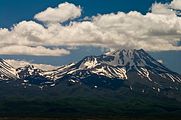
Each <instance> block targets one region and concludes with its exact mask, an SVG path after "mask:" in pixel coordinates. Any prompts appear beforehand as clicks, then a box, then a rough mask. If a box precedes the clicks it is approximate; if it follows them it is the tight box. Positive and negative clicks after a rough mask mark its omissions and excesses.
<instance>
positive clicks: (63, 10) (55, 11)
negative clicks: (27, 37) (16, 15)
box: [35, 2, 81, 23]
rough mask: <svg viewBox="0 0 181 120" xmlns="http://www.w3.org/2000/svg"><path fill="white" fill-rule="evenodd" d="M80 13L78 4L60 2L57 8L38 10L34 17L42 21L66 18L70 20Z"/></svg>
mask: <svg viewBox="0 0 181 120" xmlns="http://www.w3.org/2000/svg"><path fill="white" fill-rule="evenodd" d="M80 15H81V8H80V6H75V5H74V4H71V3H67V2H65V3H62V4H60V5H59V6H58V7H57V8H51V7H49V8H47V9H46V10H45V11H43V12H40V13H38V14H36V15H35V19H37V20H39V21H43V22H47V23H49V22H51V23H52V22H53V23H57V22H60V23H62V22H65V21H67V20H72V19H74V18H77V17H79V16H80Z"/></svg>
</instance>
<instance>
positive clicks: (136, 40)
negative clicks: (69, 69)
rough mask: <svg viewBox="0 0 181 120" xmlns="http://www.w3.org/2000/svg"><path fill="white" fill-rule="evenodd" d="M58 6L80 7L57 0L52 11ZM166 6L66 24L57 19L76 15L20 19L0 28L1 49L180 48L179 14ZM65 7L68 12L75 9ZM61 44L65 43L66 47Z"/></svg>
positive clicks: (54, 51)
mask: <svg viewBox="0 0 181 120" xmlns="http://www.w3.org/2000/svg"><path fill="white" fill-rule="evenodd" d="M60 6H72V7H73V6H74V7H73V8H76V9H79V10H78V11H81V8H80V7H75V5H73V4H70V3H63V4H60V5H59V7H58V8H54V9H53V8H52V9H53V11H54V12H55V13H59V12H56V11H60V10H62V7H60ZM168 6H170V4H166V5H164V4H163V5H162V4H160V3H158V4H155V5H153V6H152V13H147V14H146V15H143V14H141V13H139V12H136V11H131V12H129V13H124V12H118V13H110V14H104V15H97V16H92V17H90V18H89V19H88V20H84V21H80V22H76V21H73V22H70V24H68V25H66V26H64V25H63V24H61V23H57V22H61V21H62V22H63V21H65V20H69V19H73V18H75V17H70V16H69V15H68V16H69V17H65V19H61V20H60V19H59V20H57V19H56V20H45V24H46V23H47V22H49V24H46V27H44V26H43V25H41V24H39V23H37V22H34V21H22V22H20V23H18V24H16V25H14V26H13V27H12V28H11V30H8V29H6V28H4V29H0V38H1V41H0V53H1V54H25V55H42V56H61V55H67V54H69V53H70V52H69V51H68V50H70V47H71V48H76V47H77V46H99V47H105V48H120V47H124V48H125V47H128V48H137V49H139V48H143V49H145V50H148V51H166V50H181V46H177V43H178V42H179V41H180V39H181V18H180V17H178V16H177V15H176V14H174V12H170V8H168V10H169V11H167V9H166V8H167V7H168ZM65 8H66V7H65ZM159 9H161V11H159ZM64 10H65V9H64ZM67 10H68V11H70V13H71V12H73V11H74V10H73V11H72V9H67ZM74 12H75V14H76V15H75V14H73V16H76V17H78V16H79V15H78V14H77V11H76V10H75V11H74ZM41 13H42V14H43V13H46V11H44V12H41ZM68 13H69V12H68ZM168 13H169V14H168ZM61 14H62V13H61ZM63 15H64V14H63ZM48 18H50V19H53V18H54V17H48ZM55 18H56V17H55ZM60 18H61V17H60ZM39 20H41V19H39ZM33 46H34V47H33ZM47 46H51V48H50V47H47ZM60 46H64V47H67V48H66V49H67V50H66V49H61V48H60ZM52 48H56V49H52Z"/></svg>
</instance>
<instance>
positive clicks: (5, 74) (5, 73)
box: [0, 59, 18, 80]
mask: <svg viewBox="0 0 181 120" xmlns="http://www.w3.org/2000/svg"><path fill="white" fill-rule="evenodd" d="M10 79H14V80H16V79H18V77H17V74H16V69H15V68H13V67H12V66H11V65H9V64H8V63H7V62H5V61H4V60H3V59H0V80H10Z"/></svg>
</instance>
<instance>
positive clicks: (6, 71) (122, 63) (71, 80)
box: [1, 49, 181, 92]
mask: <svg viewBox="0 0 181 120" xmlns="http://www.w3.org/2000/svg"><path fill="white" fill-rule="evenodd" d="M1 78H2V79H4V80H6V79H17V78H18V79H19V80H21V81H23V83H24V85H29V84H36V85H39V86H55V85H57V84H59V83H60V82H61V81H66V82H67V83H68V84H71V85H74V84H84V85H87V86H89V87H95V88H99V87H100V88H101V87H105V86H106V88H114V87H115V86H117V87H118V88H119V87H121V85H123V83H122V82H124V84H125V85H126V86H128V87H129V89H131V90H133V89H134V88H136V86H139V87H138V88H140V89H142V90H143V91H144V89H143V88H145V86H146V87H148V88H151V89H154V90H157V91H158V92H160V90H161V89H167V88H169V89H175V90H177V89H179V86H180V85H181V76H180V75H179V74H177V73H175V72H173V71H171V70H169V69H168V68H167V67H165V66H164V65H162V64H161V63H159V62H158V61H157V60H155V59H154V58H152V57H151V56H150V55H149V54H148V53H146V52H145V51H144V50H143V49H140V50H135V49H134V50H126V49H121V50H116V51H113V52H109V53H105V54H103V55H100V56H88V57H85V58H84V59H82V60H81V61H79V62H77V63H71V64H68V65H64V66H61V67H59V68H58V69H55V70H51V71H50V70H47V71H44V70H41V69H39V68H36V67H34V66H32V65H28V66H25V67H21V68H18V69H16V70H15V69H14V68H13V67H11V66H10V65H8V64H7V63H6V62H4V61H3V60H1ZM25 83H26V84H25ZM118 83H119V84H118ZM140 86H142V87H140Z"/></svg>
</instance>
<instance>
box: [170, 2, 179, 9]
mask: <svg viewBox="0 0 181 120" xmlns="http://www.w3.org/2000/svg"><path fill="white" fill-rule="evenodd" d="M170 6H171V8H173V9H175V10H181V0H173V1H172V2H171V4H170Z"/></svg>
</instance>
